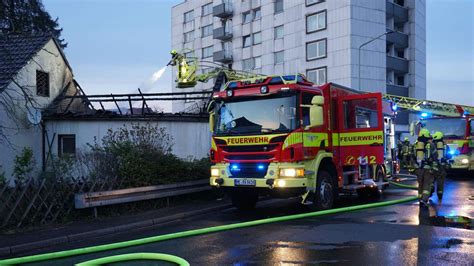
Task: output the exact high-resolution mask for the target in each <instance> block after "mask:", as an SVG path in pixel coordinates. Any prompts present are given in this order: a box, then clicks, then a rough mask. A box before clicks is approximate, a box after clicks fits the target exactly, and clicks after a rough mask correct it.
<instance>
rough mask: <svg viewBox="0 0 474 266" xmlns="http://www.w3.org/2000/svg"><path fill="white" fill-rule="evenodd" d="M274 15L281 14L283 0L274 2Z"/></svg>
mask: <svg viewBox="0 0 474 266" xmlns="http://www.w3.org/2000/svg"><path fill="white" fill-rule="evenodd" d="M274 4H275V14H276V13H280V12H283V0H275V3H274Z"/></svg>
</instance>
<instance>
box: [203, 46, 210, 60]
mask: <svg viewBox="0 0 474 266" xmlns="http://www.w3.org/2000/svg"><path fill="white" fill-rule="evenodd" d="M212 51H213V46H208V47H204V48H202V58H206V57H211V56H212Z"/></svg>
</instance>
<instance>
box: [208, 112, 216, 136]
mask: <svg viewBox="0 0 474 266" xmlns="http://www.w3.org/2000/svg"><path fill="white" fill-rule="evenodd" d="M215 121H216V115H215V113H214V112H210V113H209V130H210V131H211V133H213V132H214V125H215V123H216V122H215Z"/></svg>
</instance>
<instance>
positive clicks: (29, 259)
mask: <svg viewBox="0 0 474 266" xmlns="http://www.w3.org/2000/svg"><path fill="white" fill-rule="evenodd" d="M389 183H390V184H392V185H395V186H398V187H402V188H409V189H417V187H416V186H410V185H404V184H399V183H396V182H392V181H389ZM417 199H418V197H417V196H411V197H406V198H402V199H397V200H390V201H384V202H376V203H370V204H362V205H357V206H349V207H342V208H336V209H330V210H323V211H316V212H310V213H301V214H292V215H287V216H280V217H274V218H266V219H260V220H254V221H248V222H241V223H235V224H227V225H219V226H213V227H207V228H201V229H194V230H188V231H184V232H176V233H170V234H165V235H158V236H152V237H146V238H141V239H135V240H129V241H124V242H117V243H112V244H105V245H98V246H92V247H85V248H77V249H72V250H65V251H58V252H52V253H46V254H39V255H31V256H25V257H20V258H12V259H6V260H0V265H15V264H25V263H33V262H39V261H45V260H54V259H60V258H65V257H71V256H78V255H84V254H89V253H96V252H102V251H109V250H114V249H119V248H127V247H132V246H138V245H145V244H150V243H156V242H162V241H166V240H172V239H178V238H185V237H191V236H198V235H205V234H210V233H216V232H222V231H228V230H234V229H238V228H245V227H251V226H257V225H263V224H270V223H277V222H285V221H291V220H297V219H304V218H311V217H318V216H322V215H329V214H337V213H342V212H350V211H358V210H363V209H369V208H377V207H385V206H390V205H395V204H400V203H406V202H410V201H414V200H417ZM135 259H147V260H148V259H151V260H164V261H168V262H173V263H176V264H178V265H189V263H188V262H187V261H186V260H184V259H182V258H179V257H176V256H173V255H168V254H161V253H132V254H122V255H116V256H110V257H105V258H99V259H95V260H91V261H86V262H82V263H80V264H78V265H82V266H86V265H101V264H106V263H113V262H119V261H130V260H135Z"/></svg>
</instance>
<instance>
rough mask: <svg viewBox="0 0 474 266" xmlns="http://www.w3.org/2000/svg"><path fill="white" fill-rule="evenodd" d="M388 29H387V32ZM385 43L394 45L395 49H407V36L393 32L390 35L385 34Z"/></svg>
mask: <svg viewBox="0 0 474 266" xmlns="http://www.w3.org/2000/svg"><path fill="white" fill-rule="evenodd" d="M389 30H390V29H387V31H389ZM387 43H389V44H393V45H395V48H407V47H408V35H407V34H405V33H403V32H399V31H394V32H392V33H390V34H387Z"/></svg>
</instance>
